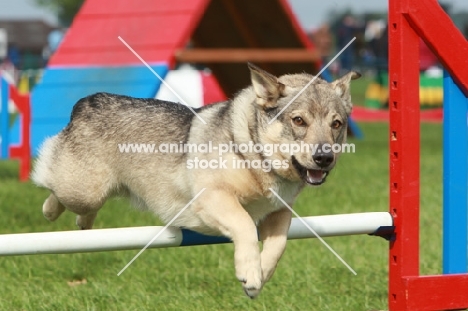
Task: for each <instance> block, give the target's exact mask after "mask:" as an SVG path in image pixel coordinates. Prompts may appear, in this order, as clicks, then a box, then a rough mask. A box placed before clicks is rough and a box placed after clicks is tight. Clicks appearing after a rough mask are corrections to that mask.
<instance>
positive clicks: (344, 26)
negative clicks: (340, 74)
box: [337, 15, 356, 72]
mask: <svg viewBox="0 0 468 311" xmlns="http://www.w3.org/2000/svg"><path fill="white" fill-rule="evenodd" d="M355 32H356V20H355V19H354V17H353V16H351V15H346V16H345V17H344V18H343V20H342V21H341V23H340V25H339V26H338V33H337V47H338V50H341V49H342V48H344V47H345V46H346V45H347V44H348V43H349V42H350V41H351V40H352V39H353V38H354V35H355ZM353 58H354V47H353V44H351V45H350V46H348V48H346V50H344V51H343V53H342V54H341V55H340V62H341V70H342V71H345V72H347V71H350V70H351V69H352V67H353V61H354V59H353Z"/></svg>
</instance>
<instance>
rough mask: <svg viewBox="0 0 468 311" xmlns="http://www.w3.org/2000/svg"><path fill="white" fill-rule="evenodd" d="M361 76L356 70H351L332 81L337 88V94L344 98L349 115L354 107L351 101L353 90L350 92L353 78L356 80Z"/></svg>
mask: <svg viewBox="0 0 468 311" xmlns="http://www.w3.org/2000/svg"><path fill="white" fill-rule="evenodd" d="M359 77H361V74H360V73H358V72H356V71H351V72H348V73H347V74H345V75H344V76H342V77H341V78H339V79H338V80H335V81H333V82H332V83H331V85H332V87H333V89H334V90H335V92H336V94H338V96H340V97H341V98H342V99H343V103H344V105H345V109H346V113H347V114H348V115H349V114H350V113H351V110H352V108H353V104H352V103H351V92H350V83H351V80H356V79H359Z"/></svg>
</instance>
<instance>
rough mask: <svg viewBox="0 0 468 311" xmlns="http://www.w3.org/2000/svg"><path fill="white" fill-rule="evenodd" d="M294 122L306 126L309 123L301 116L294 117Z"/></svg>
mask: <svg viewBox="0 0 468 311" xmlns="http://www.w3.org/2000/svg"><path fill="white" fill-rule="evenodd" d="M293 122H294V124H296V125H297V126H306V125H307V124H306V123H305V121H304V119H302V118H301V117H295V118H293Z"/></svg>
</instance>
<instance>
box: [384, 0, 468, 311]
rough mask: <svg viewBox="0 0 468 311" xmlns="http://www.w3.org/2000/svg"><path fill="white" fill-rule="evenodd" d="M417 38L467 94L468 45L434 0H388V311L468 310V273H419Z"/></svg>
mask: <svg viewBox="0 0 468 311" xmlns="http://www.w3.org/2000/svg"><path fill="white" fill-rule="evenodd" d="M419 37H421V38H422V39H423V40H424V41H425V42H426V44H427V45H428V46H429V47H430V48H431V49H432V50H433V52H434V53H435V54H436V55H438V57H439V60H440V61H441V62H442V64H443V65H444V67H445V68H446V69H447V70H448V71H449V72H450V74H451V75H452V77H454V79H455V80H456V81H457V83H458V85H459V86H460V88H461V89H462V90H463V92H464V93H465V94H468V43H467V41H466V40H465V39H464V37H463V35H462V34H461V33H460V31H459V30H458V29H457V28H456V27H455V26H454V25H453V23H452V21H451V20H450V18H449V17H448V16H447V14H446V13H445V12H444V11H443V10H442V8H441V7H440V6H439V4H438V3H437V1H436V0H389V46H390V51H389V52H390V59H389V61H390V73H389V75H390V76H389V84H390V102H389V106H390V207H389V208H390V213H391V214H392V215H393V218H394V224H395V227H396V230H395V235H396V236H395V237H396V239H395V241H393V242H391V244H390V255H389V265H390V266H389V270H390V272H389V273H390V274H389V294H388V295H389V297H388V299H389V308H390V310H398V311H400V310H412V311H414V310H455V309H464V308H468V274H459V275H435V276H420V275H419V165H420V164H419V157H420V153H419V149H420V148H419V147H420V135H419V133H420V122H419Z"/></svg>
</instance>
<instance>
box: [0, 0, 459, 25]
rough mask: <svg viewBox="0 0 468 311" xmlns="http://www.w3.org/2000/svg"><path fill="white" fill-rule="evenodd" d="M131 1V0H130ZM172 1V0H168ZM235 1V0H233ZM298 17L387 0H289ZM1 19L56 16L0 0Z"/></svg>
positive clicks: (316, 17) (312, 20) (22, 0)
mask: <svg viewBox="0 0 468 311" xmlns="http://www.w3.org/2000/svg"><path fill="white" fill-rule="evenodd" d="M128 1H131V0H128ZM167 1H170V0H167ZM188 1H189V0H188ZM232 1H234V0H232ZM288 1H289V2H290V3H291V6H292V8H293V10H294V12H296V14H297V17H298V19H299V21H300V22H301V24H302V25H303V26H304V27H305V28H311V27H315V26H318V25H320V24H321V23H323V22H325V21H326V17H327V15H328V14H329V12H330V11H332V10H334V9H335V10H340V9H343V8H351V9H352V10H353V11H354V12H356V13H362V12H365V11H366V10H372V11H383V10H387V2H388V1H387V0H328V1H327V0H288ZM443 2H444V3H449V4H452V5H453V11H454V12H457V11H460V10H465V11H468V1H467V0H445V1H443ZM0 8H1V9H0V19H5V18H42V19H45V20H47V21H49V22H51V23H56V21H57V19H56V17H55V16H54V15H53V14H52V13H51V12H50V11H47V10H45V9H43V8H41V7H38V6H37V5H36V4H35V1H34V0H0Z"/></svg>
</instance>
